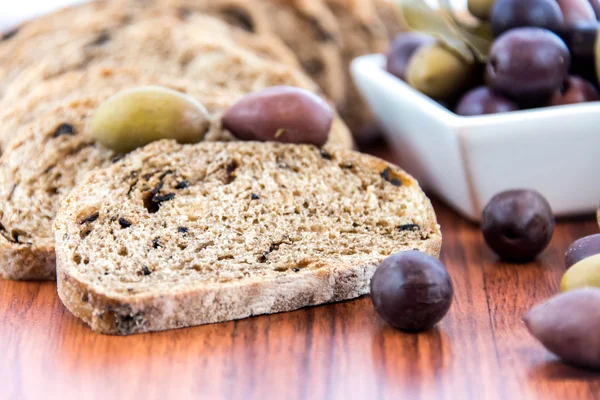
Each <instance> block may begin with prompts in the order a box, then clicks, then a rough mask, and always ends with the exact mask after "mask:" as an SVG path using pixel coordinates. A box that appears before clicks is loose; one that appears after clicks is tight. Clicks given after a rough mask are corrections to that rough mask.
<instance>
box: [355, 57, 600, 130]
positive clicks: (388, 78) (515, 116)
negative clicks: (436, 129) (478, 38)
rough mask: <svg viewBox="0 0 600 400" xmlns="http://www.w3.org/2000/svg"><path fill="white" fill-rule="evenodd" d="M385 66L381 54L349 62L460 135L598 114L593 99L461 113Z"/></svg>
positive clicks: (599, 110) (598, 105) (598, 109)
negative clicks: (494, 126)
mask: <svg viewBox="0 0 600 400" xmlns="http://www.w3.org/2000/svg"><path fill="white" fill-rule="evenodd" d="M384 66H385V55H384V54H369V55H365V56H360V57H357V58H355V59H354V60H353V61H352V64H351V68H352V70H353V71H356V72H358V73H359V74H360V76H362V77H365V78H367V79H370V80H372V81H374V82H375V83H376V84H378V85H381V86H383V87H387V90H388V91H395V92H397V93H402V94H403V95H405V96H407V97H409V98H410V101H411V102H413V103H415V104H417V105H419V106H420V108H421V109H422V111H423V112H424V113H426V114H428V115H429V116H430V117H433V118H436V119H437V120H440V121H442V122H444V124H445V125H447V126H450V127H452V128H454V129H455V130H458V131H459V132H460V133H461V136H462V135H467V136H468V135H469V134H470V133H472V132H474V131H472V130H470V129H462V128H469V127H481V126H482V125H492V124H499V123H501V124H514V123H519V122H524V121H540V120H544V119H546V118H548V116H552V117H553V118H561V117H565V118H567V117H568V118H574V117H576V116H581V115H583V114H585V115H590V114H595V115H599V114H600V101H595V102H589V103H583V104H569V105H563V106H553V107H542V108H535V109H530V110H518V111H511V112H506V113H501V114H491V115H478V116H462V115H458V114H456V113H454V112H453V111H451V110H449V109H447V108H445V107H444V106H442V105H441V104H439V103H438V102H437V101H435V100H433V99H432V98H430V97H429V96H427V95H424V94H423V93H421V92H419V91H417V90H415V89H413V88H412V87H411V86H410V85H408V84H407V83H406V82H404V81H402V80H401V79H398V78H397V77H395V76H394V75H392V74H391V73H389V72H388V71H386V70H385V68H384ZM482 133H483V134H485V132H481V131H479V132H478V133H477V136H478V137H481V134H482Z"/></svg>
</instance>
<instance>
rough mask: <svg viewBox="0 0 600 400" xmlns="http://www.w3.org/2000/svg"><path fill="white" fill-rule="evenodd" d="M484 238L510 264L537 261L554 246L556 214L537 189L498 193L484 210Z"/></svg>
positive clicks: (482, 224) (482, 226)
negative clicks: (552, 240) (551, 240)
mask: <svg viewBox="0 0 600 400" xmlns="http://www.w3.org/2000/svg"><path fill="white" fill-rule="evenodd" d="M481 230H482V232H483V237H484V239H485V241H486V243H487V244H488V246H490V248H491V249H492V250H494V252H495V253H496V254H498V255H499V256H500V257H501V258H502V259H504V260H506V261H513V262H525V261H530V260H532V259H534V258H535V257H536V256H537V255H538V254H539V253H541V252H542V250H544V249H545V248H546V246H548V243H550V239H551V238H552V233H553V232H554V215H553V213H552V209H551V208H550V204H548V201H546V199H545V198H544V197H543V196H542V195H541V194H539V193H538V192H536V191H534V190H525V189H521V190H509V191H506V192H502V193H500V194H497V195H496V196H494V197H493V198H492V200H490V202H489V203H488V205H487V206H486V207H485V209H484V210H483V215H482V218H481Z"/></svg>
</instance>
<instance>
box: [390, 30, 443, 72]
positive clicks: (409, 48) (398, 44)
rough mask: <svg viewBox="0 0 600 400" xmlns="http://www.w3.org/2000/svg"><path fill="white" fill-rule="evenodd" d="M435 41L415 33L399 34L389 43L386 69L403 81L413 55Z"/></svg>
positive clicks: (427, 36)
mask: <svg viewBox="0 0 600 400" xmlns="http://www.w3.org/2000/svg"><path fill="white" fill-rule="evenodd" d="M434 42H435V39H434V38H433V37H431V36H429V35H424V34H422V33H417V32H406V33H400V34H398V36H396V38H395V39H394V40H393V41H392V43H390V47H389V49H388V52H387V64H386V69H387V71H388V72H389V73H391V74H392V75H394V76H396V77H398V78H400V79H402V80H405V79H406V67H407V66H408V62H409V60H410V57H411V56H412V55H413V53H414V52H415V51H416V50H417V49H418V48H419V47H421V46H424V45H428V44H433V43H434Z"/></svg>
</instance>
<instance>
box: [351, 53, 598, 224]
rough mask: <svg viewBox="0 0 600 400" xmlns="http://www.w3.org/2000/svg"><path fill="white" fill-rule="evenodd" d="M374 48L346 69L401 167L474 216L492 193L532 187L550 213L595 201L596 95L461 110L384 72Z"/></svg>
mask: <svg viewBox="0 0 600 400" xmlns="http://www.w3.org/2000/svg"><path fill="white" fill-rule="evenodd" d="M384 66H385V58H384V56H382V55H369V56H364V57H360V58H357V59H356V60H354V61H353V63H352V67H351V68H352V74H353V78H354V80H355V83H356V85H357V86H358V88H359V90H360V91H361V92H362V94H363V97H364V98H365V100H366V101H367V102H368V104H369V105H370V107H371V108H372V109H373V112H374V113H375V115H376V117H377V119H378V120H379V122H380V123H381V125H382V127H383V129H384V131H385V132H386V135H387V138H388V141H389V143H390V144H391V146H392V147H393V148H394V149H395V151H396V152H397V153H399V156H400V158H401V160H402V163H401V164H402V165H401V167H403V168H404V169H405V170H406V171H407V172H409V173H410V174H412V175H413V176H414V177H415V178H417V179H418V180H419V182H420V183H421V185H422V186H423V187H424V188H425V190H429V191H431V192H433V193H435V194H436V195H437V196H439V197H440V198H441V199H443V200H444V201H445V202H447V203H448V204H449V205H450V206H452V207H453V208H454V209H455V210H457V211H458V212H459V213H460V214H462V215H464V216H466V217H467V218H469V219H471V220H473V221H478V220H479V219H480V216H481V212H482V210H483V208H484V207H485V205H486V204H487V202H488V201H489V200H490V199H491V198H492V197H493V196H494V195H495V194H497V193H499V192H502V191H504V190H509V189H515V188H532V189H535V190H537V191H539V192H540V193H542V194H543V195H544V196H545V197H546V199H548V201H549V202H550V204H551V206H552V209H553V210H554V213H555V214H556V215H557V216H568V215H576V214H586V213H592V212H594V211H595V210H596V208H597V207H598V203H599V202H600V102H596V103H587V104H578V105H570V106H561V107H550V108H542V109H536V110H525V111H516V112H510V113H504V114H496V115H487V116H477V117H462V116H459V115H456V114H454V113H453V112H451V111H449V110H447V109H446V108H444V107H442V106H441V105H439V104H438V103H437V102H435V101H434V100H432V99H430V98H429V97H427V96H425V95H423V94H421V93H419V92H418V91H416V90H414V89H413V88H412V87H410V86H409V85H407V84H406V83H405V82H403V81H401V80H400V79H397V78H396V77H394V76H393V75H391V74H389V73H388V72H387V71H385V68H384Z"/></svg>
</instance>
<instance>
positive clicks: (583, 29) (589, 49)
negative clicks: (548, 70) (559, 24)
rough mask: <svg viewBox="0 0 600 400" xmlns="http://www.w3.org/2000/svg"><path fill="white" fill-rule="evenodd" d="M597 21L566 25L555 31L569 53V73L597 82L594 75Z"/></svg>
mask: <svg viewBox="0 0 600 400" xmlns="http://www.w3.org/2000/svg"><path fill="white" fill-rule="evenodd" d="M598 28H599V26H598V23H597V22H595V23H593V24H589V25H578V26H575V27H567V28H564V29H561V30H560V31H558V32H557V35H558V36H560V37H561V39H562V40H564V42H565V44H566V45H567V47H568V48H569V52H570V53H571V71H570V73H571V75H579V76H581V77H582V78H584V79H586V80H588V81H590V82H592V83H593V84H597V83H598V77H597V75H596V54H595V46H596V39H597V37H598Z"/></svg>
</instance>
